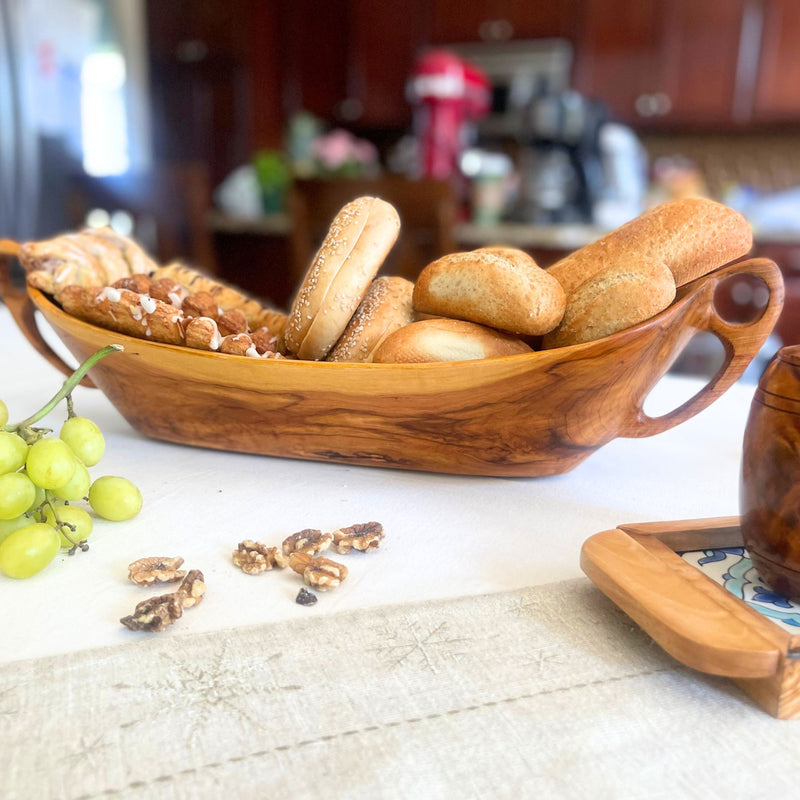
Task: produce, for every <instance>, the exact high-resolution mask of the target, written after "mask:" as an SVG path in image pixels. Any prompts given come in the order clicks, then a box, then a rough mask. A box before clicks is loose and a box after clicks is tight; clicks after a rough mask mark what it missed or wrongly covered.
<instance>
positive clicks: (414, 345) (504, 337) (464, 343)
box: [372, 317, 532, 364]
mask: <svg viewBox="0 0 800 800" xmlns="http://www.w3.org/2000/svg"><path fill="white" fill-rule="evenodd" d="M530 352H532V351H531V348H530V347H529V346H528V345H527V344H525V342H523V341H522V340H521V339H517V338H516V337H515V336H511V335H510V334H508V333H502V332H501V331H496V330H493V329H492V328H486V327H484V326H483V325H476V324H475V323H474V322H466V321H465V320H461V319H444V318H442V317H439V318H437V319H423V320H419V321H418V322H412V323H411V324H410V325H406V326H405V327H403V328H400V329H399V330H396V331H395V332H394V333H393V334H391V335H390V336H387V337H386V339H385V340H384V342H383V344H382V345H381V346H380V347H379V348H378V349H377V350H376V351H375V355H374V356H373V359H372V360H373V361H374V362H375V363H376V364H390V363H412V364H413V363H420V362H424V361H468V360H472V359H479V358H495V357H497V356H512V355H518V354H520V353H530Z"/></svg>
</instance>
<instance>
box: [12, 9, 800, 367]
mask: <svg viewBox="0 0 800 800" xmlns="http://www.w3.org/2000/svg"><path fill="white" fill-rule="evenodd" d="M0 12H1V13H0V238H2V237H9V238H14V239H18V240H26V239H31V238H42V237H46V236H49V235H52V234H55V233H58V232H60V231H63V230H68V229H74V228H77V227H80V226H82V225H84V224H92V225H100V224H111V225H112V226H114V227H115V228H117V229H118V230H120V231H121V232H123V233H130V234H132V235H134V236H136V237H137V238H138V239H139V240H140V241H141V242H142V243H143V244H144V245H145V246H146V247H147V248H148V249H149V250H150V251H151V252H152V253H153V254H154V255H155V256H156V257H157V258H158V259H159V260H161V261H169V260H172V259H174V258H182V259H183V260H185V261H187V262H189V263H193V264H195V265H198V266H201V267H202V268H204V269H206V270H208V271H210V272H213V273H216V274H217V275H218V276H220V277H221V278H223V279H225V280H228V281H231V282H233V283H236V284H239V285H240V286H243V287H244V288H246V289H248V290H250V291H251V292H254V293H255V294H258V295H260V296H262V297H265V298H269V299H271V300H273V301H274V302H275V303H276V304H278V305H286V304H288V303H289V302H291V298H292V295H293V292H294V290H295V289H296V286H297V285H298V283H299V281H300V280H301V278H302V276H303V274H304V272H305V269H306V267H307V265H308V262H309V260H310V257H311V255H312V254H313V251H314V249H315V248H316V246H317V245H318V243H319V241H320V240H321V237H322V235H323V233H324V231H325V229H326V228H327V225H328V223H329V222H330V220H331V218H332V216H333V214H334V213H335V211H336V209H338V207H340V206H341V205H342V204H343V203H344V202H346V201H347V200H349V199H352V197H355V196H357V195H358V194H363V193H375V194H379V195H381V196H384V197H386V198H387V199H388V200H390V201H392V202H394V203H395V204H396V206H397V207H398V210H399V212H400V215H401V219H402V221H403V232H402V235H401V242H400V243H399V245H398V247H396V248H395V251H394V252H393V254H392V256H391V261H390V262H389V263H387V265H386V267H385V271H388V272H393V273H395V274H403V275H406V277H409V278H412V279H413V278H414V277H415V275H416V274H417V273H418V272H419V270H420V269H421V268H422V267H423V266H425V264H426V263H428V261H430V260H431V259H433V258H435V257H438V256H439V255H442V254H444V253H445V252H451V251H454V250H458V249H472V248H475V247H479V246H482V245H488V244H495V243H504V244H509V245H514V246H517V247H521V248H523V249H525V250H527V251H528V252H530V253H531V254H532V255H533V256H534V257H535V258H536V259H537V261H538V262H539V264H540V265H541V266H547V265H549V264H550V263H552V262H553V261H555V260H556V259H558V258H559V257H560V256H562V255H563V254H565V253H567V252H569V251H571V250H574V249H576V248H578V247H580V246H581V245H583V244H586V243H588V242H590V241H593V240H594V239H596V238H598V237H599V236H600V235H602V233H603V232H605V231H607V230H610V229H612V228H615V227H617V226H618V225H620V224H622V223H624V222H625V221H627V220H628V219H631V218H632V217H635V216H637V215H638V214H639V213H641V212H642V211H643V210H644V209H645V208H647V207H649V206H651V205H653V204H656V203H658V202H662V201H664V200H666V199H671V198H675V197H683V196H691V195H704V196H708V197H712V198H715V199H717V200H720V201H723V202H725V203H727V204H729V205H731V206H733V207H735V208H738V209H740V210H741V211H742V212H743V213H744V214H745V215H746V216H747V217H748V219H749V220H750V221H751V223H752V224H753V226H754V231H755V239H756V244H755V248H754V252H753V254H754V255H765V256H768V257H771V258H773V259H774V260H775V261H777V263H778V264H779V265H780V266H781V268H782V269H783V270H784V275H785V279H786V287H787V300H786V306H785V310H784V313H783V315H782V317H781V321H780V322H779V325H778V327H777V329H776V334H775V337H774V338H775V342H774V343H773V345H778V344H780V343H796V342H800V313H799V306H800V147H799V146H798V145H799V144H800V57H798V55H797V52H796V51H797V42H798V41H800V3H799V2H797V0H549V1H548V2H543V1H539V0H471V1H470V2H464V1H463V0H404V2H402V3H388V2H384V0H324V2H315V1H314V0H170V1H169V2H164V0H0ZM760 290H761V287H759V286H757V285H750V284H749V283H748V282H747V281H740V282H738V283H736V284H734V285H732V286H729V287H727V289H726V291H724V292H723V293H721V296H720V298H719V304H720V307H724V308H725V314H726V316H727V317H728V318H729V319H733V320H736V319H741V320H744V319H748V318H750V317H751V316H752V315H753V314H754V313H758V309H759V307H760V306H761V305H762V304H763V302H764V297H763V292H762V291H760ZM695 351H696V352H694V353H691V352H690V353H687V356H686V363H685V368H686V369H689V370H696V371H702V370H703V369H704V368H706V366H707V365H706V363H705V361H704V360H705V359H707V357H708V356H707V353H706V351H705V350H704V349H703V348H702V347H699V348H695ZM693 358H694V359H695V360H696V363H692V359H693Z"/></svg>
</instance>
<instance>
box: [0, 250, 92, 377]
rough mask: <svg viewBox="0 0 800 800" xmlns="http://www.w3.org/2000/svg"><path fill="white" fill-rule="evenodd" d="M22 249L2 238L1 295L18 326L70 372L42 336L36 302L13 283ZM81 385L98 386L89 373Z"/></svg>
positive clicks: (52, 360) (36, 346) (46, 355)
mask: <svg viewBox="0 0 800 800" xmlns="http://www.w3.org/2000/svg"><path fill="white" fill-rule="evenodd" d="M18 252H19V245H18V244H17V243H16V242H14V241H12V240H10V239H0V298H1V299H2V300H3V302H4V303H5V305H6V307H7V308H8V310H9V313H10V314H11V316H12V318H13V319H14V322H16V323H17V327H18V328H19V329H20V330H21V331H22V333H23V334H24V336H25V338H26V339H27V340H28V341H29V342H30V343H31V344H32V345H33V347H34V349H35V350H36V351H37V352H38V353H39V354H40V355H42V356H43V357H44V358H45V359H46V360H47V361H48V362H49V363H50V364H52V365H53V366H54V367H55V368H56V369H57V370H59V372H63V373H64V375H71V374H72V372H73V368H72V367H70V366H69V365H68V364H65V363H64V361H63V360H62V358H61V356H59V355H58V353H56V352H55V351H54V350H53V348H52V347H50V344H49V343H48V342H47V340H46V339H45V338H44V336H42V332H41V331H40V330H39V326H38V325H37V323H36V306H34V305H33V303H31V299H30V297H29V296H28V293H27V292H26V291H25V290H24V289H18V288H17V287H16V286H14V282H13V280H12V279H11V258H13V257H15V256H16V255H17V253H18ZM80 383H81V386H89V387H91V388H96V387H95V384H94V382H93V381H92V379H91V378H90V377H89V376H88V375H84V376H83V378H82V379H81V382H80Z"/></svg>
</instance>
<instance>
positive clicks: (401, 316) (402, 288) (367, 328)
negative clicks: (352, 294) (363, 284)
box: [327, 276, 414, 362]
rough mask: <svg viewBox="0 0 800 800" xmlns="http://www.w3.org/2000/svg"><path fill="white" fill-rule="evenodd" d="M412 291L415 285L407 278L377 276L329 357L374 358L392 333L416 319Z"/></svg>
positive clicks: (336, 359) (343, 358) (362, 360)
mask: <svg viewBox="0 0 800 800" xmlns="http://www.w3.org/2000/svg"><path fill="white" fill-rule="evenodd" d="M413 290H414V284H413V283H412V282H411V281H407V280H406V279H405V278H399V277H387V276H382V277H380V278H376V279H375V280H374V281H373V282H372V284H371V285H370V287H369V289H367V293H366V294H365V295H364V299H363V300H362V301H361V305H359V307H358V309H357V310H356V313H355V314H353V318H352V319H351V320H350V323H349V324H348V326H347V328H346V329H345V332H344V333H343V334H342V335H341V337H340V338H339V341H338V342H336V346H335V347H334V348H333V350H331V352H330V353H329V354H328V359H327V360H328V361H361V362H369V361H372V356H373V354H374V352H375V350H376V349H377V348H378V347H379V346H380V345H381V344H382V343H383V340H384V339H385V338H386V337H387V336H389V334H391V333H394V332H395V331H396V330H397V329H398V328H402V327H403V326H404V325H408V324H409V323H411V322H413V321H414V309H413V307H412V305H411V294H412V292H413Z"/></svg>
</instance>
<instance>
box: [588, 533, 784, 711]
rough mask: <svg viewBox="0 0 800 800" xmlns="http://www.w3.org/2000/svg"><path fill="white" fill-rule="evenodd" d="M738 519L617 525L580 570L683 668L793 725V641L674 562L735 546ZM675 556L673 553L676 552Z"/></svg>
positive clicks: (591, 546)
mask: <svg viewBox="0 0 800 800" xmlns="http://www.w3.org/2000/svg"><path fill="white" fill-rule="evenodd" d="M739 522H740V520H739V517H717V518H711V519H706V520H680V521H672V522H649V523H633V524H626V525H620V526H619V527H618V528H616V529H614V530H610V531H603V532H601V533H598V534H595V535H594V536H592V537H590V538H589V539H588V540H587V541H586V542H585V543H584V545H583V548H582V550H581V568H582V569H583V571H584V572H585V573H586V575H587V576H588V577H589V578H590V579H591V580H592V581H593V582H594V583H595V584H596V585H597V587H598V588H599V589H600V590H601V591H602V592H603V593H604V594H605V595H607V596H608V597H609V598H610V599H611V600H613V601H614V602H615V603H616V604H617V605H619V607H620V608H621V609H622V610H623V611H625V613H627V614H628V615H629V616H630V617H631V618H632V619H633V620H634V621H635V622H637V623H638V624H639V625H640V626H641V627H642V628H643V629H644V630H645V631H646V632H647V633H648V634H649V635H650V636H652V637H653V638H654V639H655V641H656V642H657V643H658V644H659V645H660V646H661V647H663V648H664V650H666V651H667V652H668V653H670V654H671V655H673V656H674V657H675V658H677V659H678V660H679V661H681V662H682V663H683V664H685V665H687V666H689V667H692V668H694V669H697V670H700V671H702V672H708V673H712V674H716V675H723V676H727V677H730V678H732V679H733V680H734V682H735V683H736V684H737V685H739V686H740V687H741V688H742V689H743V690H744V691H745V692H746V693H747V694H748V695H749V696H750V697H751V698H752V699H753V700H754V701H755V702H756V703H758V705H759V706H761V707H762V708H763V709H764V710H766V711H767V712H768V713H770V714H772V715H773V716H775V717H778V718H780V719H790V718H797V717H800V658H798V656H800V636H799V635H794V636H793V635H791V634H789V633H787V632H786V631H785V630H784V629H782V628H780V627H779V626H778V625H776V624H774V623H773V622H772V621H770V620H769V619H768V618H767V617H765V616H763V615H762V614H760V613H759V612H758V611H756V610H755V609H753V608H752V607H751V606H749V605H748V604H747V603H745V602H744V601H743V600H741V599H740V598H738V597H736V596H735V595H733V594H731V593H730V592H729V591H728V590H727V589H725V588H724V587H723V586H720V585H719V584H718V583H716V581H714V580H712V579H711V578H710V577H708V576H707V575H705V574H703V572H702V571H700V570H698V569H697V568H696V567H694V566H692V565H691V564H690V563H689V562H687V561H685V560H684V559H683V558H681V557H680V556H679V555H678V552H681V551H684V550H687V549H688V550H698V549H700V550H703V549H712V548H716V547H732V546H734V547H735V546H739V545H741V542H742V533H741V530H740V528H739ZM676 551H677V552H676Z"/></svg>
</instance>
